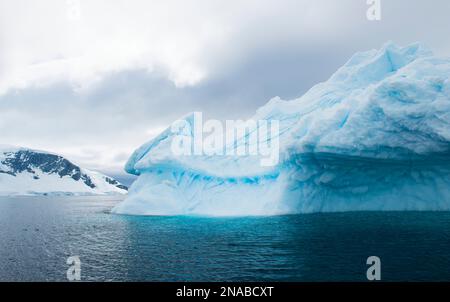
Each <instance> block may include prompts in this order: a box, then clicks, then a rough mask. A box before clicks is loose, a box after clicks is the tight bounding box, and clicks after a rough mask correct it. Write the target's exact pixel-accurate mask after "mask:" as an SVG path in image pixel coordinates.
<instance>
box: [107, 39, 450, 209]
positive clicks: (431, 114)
mask: <svg viewBox="0 0 450 302" xmlns="http://www.w3.org/2000/svg"><path fill="white" fill-rule="evenodd" d="M253 119H255V120H260V119H267V120H272V119H273V120H279V122H280V132H279V133H280V135H279V137H278V139H279V143H280V160H279V163H278V164H277V165H275V166H271V167H263V166H261V165H260V164H259V159H258V156H247V157H230V156H173V154H172V152H171V149H170V141H171V140H172V138H173V136H174V135H175V134H177V133H173V132H172V131H171V129H170V128H169V129H167V130H166V131H164V132H163V133H162V134H161V135H160V136H158V137H156V138H155V139H153V140H152V141H150V142H148V143H147V144H145V145H144V146H142V147H141V148H139V149H138V150H137V151H135V153H134V154H133V155H132V157H131V158H130V159H129V161H128V163H127V165H126V171H128V172H129V173H132V174H135V175H139V177H138V179H137V181H136V182H135V183H134V184H133V185H132V187H131V188H130V190H129V195H128V197H127V199H126V200H125V201H124V202H122V203H120V204H119V205H117V206H116V207H115V208H114V209H113V212H115V213H122V214H136V215H212V216H242V215H276V214H288V213H311V212H334V211H360V210H380V211H384V210H450V59H446V58H437V57H435V56H434V55H433V53H432V52H430V51H428V50H427V49H425V48H424V47H423V46H421V45H420V44H414V45H410V46H407V47H399V46H396V45H394V44H393V43H388V44H386V45H385V46H384V47H383V48H382V49H380V50H371V51H367V52H361V53H357V54H355V55H354V56H353V57H352V58H351V59H350V60H349V61H348V62H347V63H346V64H345V65H344V66H343V67H341V68H340V69H339V70H338V71H337V72H336V73H335V74H334V75H333V76H332V77H331V78H330V79H329V80H328V81H326V82H324V83H320V84H318V85H316V86H315V87H313V88H312V89H311V90H309V91H308V92H307V93H306V94H305V95H303V96H302V97H300V98H299V99H295V100H292V101H284V100H281V99H280V98H274V99H272V100H271V101H270V102H269V103H268V104H266V105H265V106H263V107H262V108H260V109H259V110H258V111H257V113H256V115H255V117H254V118H253ZM186 120H187V121H188V122H189V121H191V120H192V115H190V116H188V117H187V118H186ZM178 134H179V133H178ZM182 135H192V133H182ZM239 144H241V140H240V139H239V138H237V139H236V144H235V145H236V146H237V145H239Z"/></svg>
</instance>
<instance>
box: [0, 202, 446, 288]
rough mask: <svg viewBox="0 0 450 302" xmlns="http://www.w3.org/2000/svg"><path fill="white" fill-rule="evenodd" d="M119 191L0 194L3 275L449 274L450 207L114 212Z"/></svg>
mask: <svg viewBox="0 0 450 302" xmlns="http://www.w3.org/2000/svg"><path fill="white" fill-rule="evenodd" d="M119 201H120V200H119V199H118V197H45V198H0V280H2V281H14V280H17V281H45V280H61V281H64V280H66V270H67V268H68V265H67V264H66V260H67V258H68V257H69V256H79V257H80V259H81V262H82V264H81V277H82V280H98V281H108V280H117V281H238V280H243V281H263V280H268V281H269V280H280V281H364V280H366V269H367V267H368V266H367V265H366V259H367V257H369V256H372V255H376V256H379V257H380V258H381V263H382V264H381V265H382V279H383V280H386V281H389V280H404V281H408V280H409V281H412V280H450V213H448V212H391V213H388V212H385V213H382V212H373V213H367V212H365V213H335V214H313V215H292V216H279V217H259V218H198V217H133V216H120V215H112V214H110V213H109V211H110V209H111V208H112V207H113V206H114V205H115V204H116V203H117V202H119Z"/></svg>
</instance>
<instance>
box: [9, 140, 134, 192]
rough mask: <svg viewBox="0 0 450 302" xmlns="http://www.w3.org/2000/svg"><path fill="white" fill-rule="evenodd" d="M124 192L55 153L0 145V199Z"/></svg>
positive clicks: (105, 179)
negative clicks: (3, 197) (6, 197)
mask: <svg viewBox="0 0 450 302" xmlns="http://www.w3.org/2000/svg"><path fill="white" fill-rule="evenodd" d="M127 189H128V188H127V187H126V186H124V185H122V184H120V183H119V182H118V181H117V180H115V179H113V178H111V177H108V176H106V175H103V174H101V173H98V172H94V171H90V170H87V169H83V168H80V167H79V166H77V165H75V164H73V163H72V162H70V161H68V160H67V159H65V158H64V157H62V156H59V155H57V154H54V153H50V152H46V151H38V150H32V149H27V148H21V147H12V146H4V145H2V146H0V196H87V195H114V194H121V195H122V194H126V193H127Z"/></svg>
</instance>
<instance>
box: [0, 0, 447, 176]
mask: <svg viewBox="0 0 450 302" xmlns="http://www.w3.org/2000/svg"><path fill="white" fill-rule="evenodd" d="M78 4H80V5H79V7H78ZM381 4H382V12H381V13H382V15H381V17H382V19H381V20H380V21H368V20H367V18H366V11H367V9H368V5H367V4H366V0H339V1H336V0H296V1H294V0H286V1H280V0H274V1H265V0H239V1H238V0H236V1H233V0H225V1H222V0H205V1H192V0H179V1H172V0H169V1H168V0H160V1H157V0H145V1H144V0H142V1H141V0H123V1H122V0H104V1H102V0H80V1H76V0H70V1H65V0H39V1H35V0H0V144H12V145H19V146H26V147H31V148H36V149H43V150H49V151H53V152H57V153H60V154H62V155H64V156H66V157H67V158H69V159H71V160H72V161H74V162H75V163H78V164H80V165H82V166H84V167H86V168H91V169H97V170H100V171H103V172H106V173H110V174H118V173H121V171H122V166H123V164H124V162H125V161H126V159H127V158H128V156H129V155H130V154H131V152H132V151H133V150H134V149H135V148H137V147H138V146H139V145H141V144H143V143H145V142H146V141H148V140H149V139H150V138H152V137H153V136H155V135H157V134H158V132H159V131H161V130H163V129H164V128H165V127H167V126H168V125H169V124H170V123H171V122H172V121H173V120H175V119H177V118H179V117H180V116H183V115H185V114H186V113H188V112H192V111H202V112H204V113H205V114H206V115H207V117H210V118H217V119H225V118H243V119H245V118H249V117H251V115H252V114H253V112H254V111H255V110H256V109H257V108H258V107H259V106H261V105H263V104H265V103H266V102H267V101H268V100H269V99H271V98H272V97H274V96H280V97H281V98H283V99H293V98H296V97H298V96H301V95H302V94H303V93H304V92H305V91H306V90H307V89H309V88H310V87H311V86H313V85H314V84H316V83H318V82H320V81H324V80H326V79H327V78H329V77H330V76H331V74H332V73H333V72H334V71H335V70H336V69H337V68H338V67H339V66H341V65H343V64H344V63H345V62H346V60H347V59H348V58H349V57H350V56H351V55H352V54H353V53H354V52H356V51H362V50H368V49H372V48H379V47H380V46H381V45H382V44H384V43H385V42H386V41H388V40H392V41H394V42H395V43H398V44H401V45H405V44H409V43H413V42H416V41H421V42H423V43H424V44H425V45H427V46H428V47H429V48H431V49H432V50H434V52H435V53H436V54H438V55H442V56H450V18H449V15H450V1H448V0H433V1H421V0H417V1H414V0H387V1H386V0H384V1H383V0H382V1H381Z"/></svg>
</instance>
